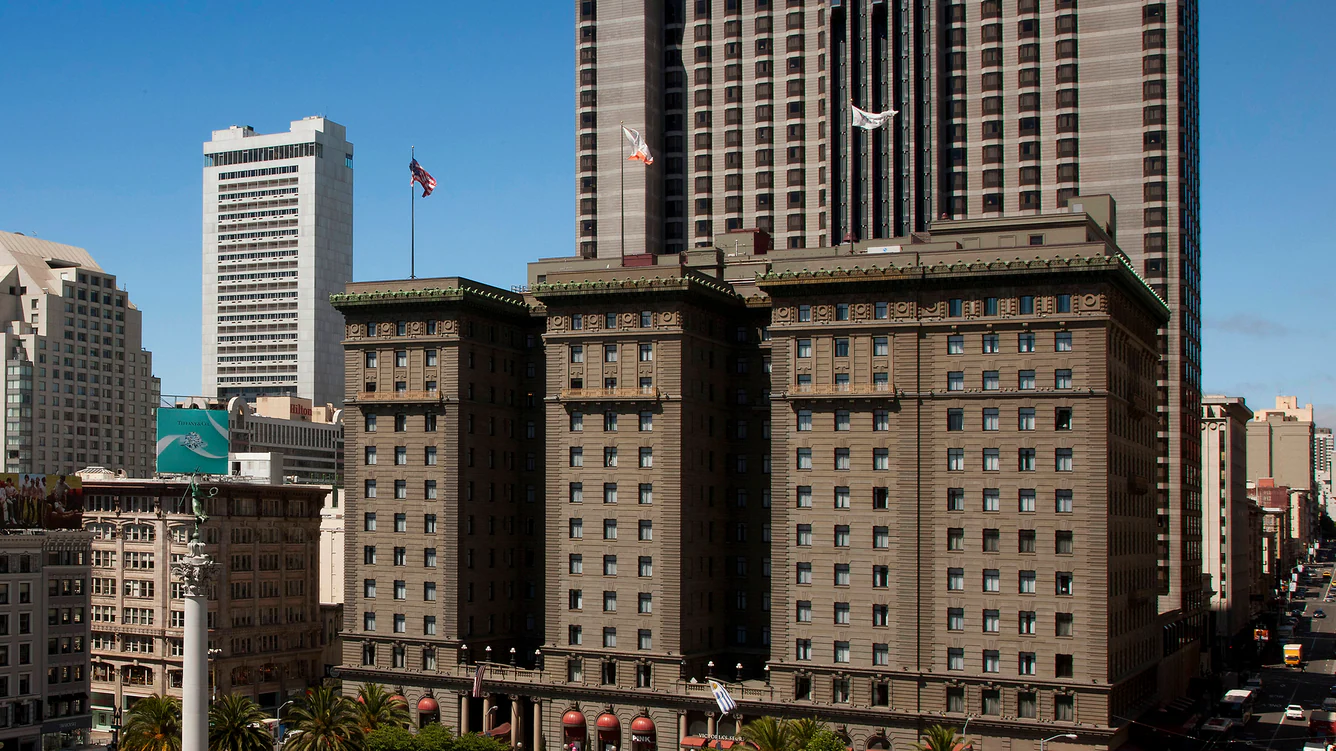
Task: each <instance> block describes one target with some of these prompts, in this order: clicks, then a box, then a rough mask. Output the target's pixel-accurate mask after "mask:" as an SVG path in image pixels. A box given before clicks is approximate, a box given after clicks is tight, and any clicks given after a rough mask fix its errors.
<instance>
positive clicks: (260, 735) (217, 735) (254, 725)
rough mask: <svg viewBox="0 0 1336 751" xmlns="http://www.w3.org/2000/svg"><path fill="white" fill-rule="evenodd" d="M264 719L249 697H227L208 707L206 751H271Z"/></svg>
mask: <svg viewBox="0 0 1336 751" xmlns="http://www.w3.org/2000/svg"><path fill="white" fill-rule="evenodd" d="M265 719H267V718H266V716H265V714H264V712H263V711H262V710H261V709H260V705H258V704H256V703H255V702H253V701H251V699H250V697H247V696H239V695H237V694H227V695H224V696H222V697H219V698H218V699H217V700H215V701H214V702H213V704H212V705H210V706H209V751H272V749H273V746H274V741H273V738H272V737H271V736H270V735H269V732H268V731H267V730H266V729H265V727H264V721H265Z"/></svg>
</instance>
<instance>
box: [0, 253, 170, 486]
mask: <svg viewBox="0 0 1336 751" xmlns="http://www.w3.org/2000/svg"><path fill="white" fill-rule="evenodd" d="M0 321H4V326H3V331H0V351H3V353H4V358H5V368H6V372H7V376H6V379H5V388H6V391H5V393H6V396H5V399H6V407H5V410H6V416H5V422H4V425H3V426H0V436H3V439H4V443H5V454H4V466H5V471H7V472H24V473H37V474H46V473H60V474H73V473H74V472H75V471H76V470H78V469H82V468H83V467H86V466H88V465H90V464H98V465H101V466H104V467H109V468H111V469H112V470H121V471H124V472H125V473H126V474H128V475H129V476H131V477H146V476H148V475H149V474H150V473H152V472H153V462H154V457H155V450H154V443H153V441H154V437H155V433H154V430H155V426H156V422H155V419H156V418H155V415H156V409H157V405H158V392H159V390H160V387H159V383H158V379H157V377H156V376H154V375H153V353H151V352H149V351H148V350H146V349H144V348H143V344H142V341H143V340H142V337H143V315H142V313H141V311H140V310H139V309H138V308H137V307H135V305H134V303H132V302H131V301H130V298H129V295H128V294H127V293H126V291H125V290H124V289H123V288H122V287H121V286H120V284H119V283H118V282H117V280H116V276H115V275H114V274H111V273H109V272H107V271H106V270H104V269H103V268H102V267H101V266H99V265H98V263H97V261H95V260H94V259H93V257H92V256H91V255H90V254H89V253H88V251H86V250H84V249H83V248H76V247H74V246H71V245H62V244H60V243H54V242H50V241H47V240H39V239H37V238H35V237H27V236H24V235H22V234H18V233H10V232H0Z"/></svg>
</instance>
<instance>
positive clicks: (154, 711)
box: [121, 695, 181, 751]
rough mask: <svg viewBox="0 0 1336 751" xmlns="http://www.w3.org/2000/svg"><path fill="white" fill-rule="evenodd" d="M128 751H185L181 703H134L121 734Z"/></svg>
mask: <svg viewBox="0 0 1336 751" xmlns="http://www.w3.org/2000/svg"><path fill="white" fill-rule="evenodd" d="M121 747H122V748H124V750H125V751H181V702H180V700H179V699H176V698H173V697H171V696H157V695H154V696H146V697H144V698H142V699H140V700H139V701H137V702H135V703H134V706H133V707H131V708H130V715H129V717H128V718H127V719H126V721H125V728H124V730H122V731H121Z"/></svg>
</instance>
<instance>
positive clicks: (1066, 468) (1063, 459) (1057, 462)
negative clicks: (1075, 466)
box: [1053, 449, 1072, 472]
mask: <svg viewBox="0 0 1336 751" xmlns="http://www.w3.org/2000/svg"><path fill="white" fill-rule="evenodd" d="M1053 461H1054V469H1056V470H1057V471H1058V472H1071V471H1072V450H1071V449H1056V450H1055V451H1054V459H1053Z"/></svg>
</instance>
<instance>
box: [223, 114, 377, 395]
mask: <svg viewBox="0 0 1336 751" xmlns="http://www.w3.org/2000/svg"><path fill="white" fill-rule="evenodd" d="M352 274H353V146H352V144H351V143H348V139H347V134H346V131H345V129H344V127H343V126H342V125H339V124H338V123H335V122H332V121H330V120H327V119H325V118H323V117H307V118H305V119H302V120H296V121H294V122H293V123H292V127H291V128H290V130H289V131H288V132H287V133H275V134H270V135H264V134H259V133H256V132H255V130H254V129H253V128H251V127H250V126H248V125H247V126H235V125H234V126H232V127H230V128H228V129H226V130H216V131H214V132H213V138H212V140H210V141H207V142H205V144H204V282H203V298H204V302H203V305H204V319H203V337H202V339H203V388H204V393H205V394H206V395H208V396H210V397H213V398H217V399H220V400H223V401H226V400H228V399H230V398H231V397H234V396H239V397H242V398H243V399H246V400H247V401H254V400H255V399H256V397H258V396H262V395H271V396H299V397H304V398H307V399H311V400H313V401H315V402H316V403H317V404H324V403H326V402H329V403H333V404H336V405H337V404H342V403H343V350H342V340H343V317H342V316H340V315H339V314H338V313H336V312H335V311H334V309H333V308H331V307H330V305H329V296H330V294H332V293H335V292H342V291H343V289H344V285H345V284H347V283H348V282H349V281H351V280H352Z"/></svg>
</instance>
